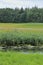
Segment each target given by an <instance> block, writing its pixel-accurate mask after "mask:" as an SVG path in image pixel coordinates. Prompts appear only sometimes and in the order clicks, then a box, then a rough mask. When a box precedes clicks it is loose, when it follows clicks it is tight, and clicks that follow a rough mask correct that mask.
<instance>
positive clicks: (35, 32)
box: [0, 23, 43, 44]
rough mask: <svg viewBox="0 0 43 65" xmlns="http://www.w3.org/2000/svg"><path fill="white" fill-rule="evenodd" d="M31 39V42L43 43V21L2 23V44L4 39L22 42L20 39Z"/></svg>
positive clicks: (0, 24)
mask: <svg viewBox="0 0 43 65" xmlns="http://www.w3.org/2000/svg"><path fill="white" fill-rule="evenodd" d="M29 39H30V40H31V42H36V43H41V44H43V23H21V24H20V23H18V24H17V23H0V43H1V44H2V42H3V40H4V42H6V40H9V41H11V42H12V41H13V43H15V41H16V42H18V43H21V42H20V41H22V42H25V40H26V42H28V40H29ZM30 40H29V41H30ZM34 40H35V41H34ZM11 42H10V43H11ZM28 43H29V42H28ZM36 43H35V44H36Z"/></svg>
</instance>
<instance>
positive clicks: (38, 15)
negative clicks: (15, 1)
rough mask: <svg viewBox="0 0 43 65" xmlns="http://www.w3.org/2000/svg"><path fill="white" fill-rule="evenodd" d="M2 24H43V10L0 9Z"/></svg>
mask: <svg viewBox="0 0 43 65" xmlns="http://www.w3.org/2000/svg"><path fill="white" fill-rule="evenodd" d="M0 22H1V23H29V22H34V23H35V22H37V23H38V22H39V23H43V8H37V7H34V8H31V9H29V8H26V9H23V8H21V9H19V8H15V9H10V8H6V9H0Z"/></svg>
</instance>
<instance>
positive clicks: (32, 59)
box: [0, 23, 43, 65]
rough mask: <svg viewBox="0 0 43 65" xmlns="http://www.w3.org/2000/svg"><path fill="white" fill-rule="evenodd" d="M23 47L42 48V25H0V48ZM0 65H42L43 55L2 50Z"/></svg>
mask: <svg viewBox="0 0 43 65" xmlns="http://www.w3.org/2000/svg"><path fill="white" fill-rule="evenodd" d="M25 45H26V46H28V45H32V46H42V47H43V24H41V23H22V24H20V23H19V24H17V23H16V24H12V23H0V47H9V46H17V47H19V46H20V47H21V46H25ZM42 52H43V50H42ZM0 65H43V53H41V54H39V53H24V52H23V53H22V52H18V51H13V50H12V51H8V50H7V51H6V52H5V51H3V50H2V51H0Z"/></svg>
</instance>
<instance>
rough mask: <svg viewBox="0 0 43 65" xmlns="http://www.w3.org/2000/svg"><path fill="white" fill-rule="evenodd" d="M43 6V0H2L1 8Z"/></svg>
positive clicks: (0, 2) (0, 0)
mask: <svg viewBox="0 0 43 65" xmlns="http://www.w3.org/2000/svg"><path fill="white" fill-rule="evenodd" d="M34 6H37V7H40V8H42V7H43V0H0V8H8V7H9V8H15V7H18V8H21V7H23V8H28V7H29V8H31V7H34Z"/></svg>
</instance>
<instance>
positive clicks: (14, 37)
mask: <svg viewBox="0 0 43 65" xmlns="http://www.w3.org/2000/svg"><path fill="white" fill-rule="evenodd" d="M25 44H27V45H33V46H41V45H43V34H41V33H33V32H20V31H12V32H0V46H17V45H25Z"/></svg>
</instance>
